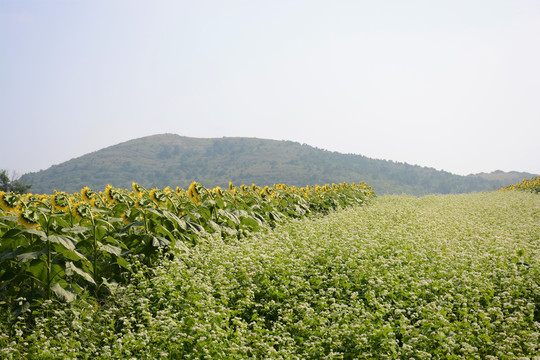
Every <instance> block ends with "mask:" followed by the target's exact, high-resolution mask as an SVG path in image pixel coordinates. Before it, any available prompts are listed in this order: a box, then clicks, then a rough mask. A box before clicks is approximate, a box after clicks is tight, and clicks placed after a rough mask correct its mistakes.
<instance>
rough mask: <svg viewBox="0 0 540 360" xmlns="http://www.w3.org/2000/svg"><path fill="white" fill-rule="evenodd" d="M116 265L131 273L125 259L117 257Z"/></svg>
mask: <svg viewBox="0 0 540 360" xmlns="http://www.w3.org/2000/svg"><path fill="white" fill-rule="evenodd" d="M116 263H117V264H118V265H119V266H121V267H123V268H124V269H126V270H129V271H131V268H130V266H129V263H128V262H127V261H126V259H124V258H123V257H121V256H118V257H117V258H116Z"/></svg>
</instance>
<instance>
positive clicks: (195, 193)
mask: <svg viewBox="0 0 540 360" xmlns="http://www.w3.org/2000/svg"><path fill="white" fill-rule="evenodd" d="M199 190H200V185H199V184H198V183H197V182H195V181H194V182H192V183H191V185H189V188H188V191H187V195H188V196H189V198H190V199H191V201H193V202H194V203H198V202H199V196H200V192H199Z"/></svg>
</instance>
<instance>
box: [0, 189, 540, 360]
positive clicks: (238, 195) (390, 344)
mask: <svg viewBox="0 0 540 360" xmlns="http://www.w3.org/2000/svg"><path fill="white" fill-rule="evenodd" d="M304 190H305V191H306V193H304V191H302V190H301V189H296V190H294V189H280V188H279V187H278V186H276V187H273V188H268V189H266V190H265V189H264V188H262V189H261V188H256V187H254V188H251V187H250V188H249V189H248V188H247V187H244V189H242V187H240V188H237V190H236V191H235V190H234V187H231V189H230V190H226V191H224V190H221V189H214V190H213V191H212V190H207V191H206V190H202V189H201V188H197V187H195V186H194V187H193V188H190V189H188V191H187V192H185V194H181V193H180V192H174V194H176V195H174V194H172V193H173V192H168V191H165V190H164V191H163V194H168V195H166V196H167V197H168V198H170V199H172V200H170V202H171V203H170V204H169V203H168V202H167V201H165V200H164V199H165V198H164V197H161V194H162V193H161V192H159V193H157V194H156V193H155V192H154V194H151V193H150V191H147V190H144V189H134V191H133V194H130V195H129V198H130V199H132V200H137V198H139V199H146V201H148V204H152V203H154V204H155V205H152V206H148V207H145V206H141V207H140V208H139V207H137V206H136V205H135V204H132V205H130V204H126V203H124V202H123V201H126V202H128V203H129V201H127V200H126V199H124V200H117V201H118V203H114V204H112V203H111V199H110V198H108V197H109V195H107V194H106V192H104V193H103V194H101V197H100V199H102V200H101V201H103V202H104V203H109V204H108V205H107V206H105V204H103V205H102V206H101V207H100V206H99V205H98V206H96V207H92V208H91V211H92V212H97V213H98V215H97V216H96V215H91V216H90V215H86V216H80V219H79V217H77V216H76V214H74V213H73V210H71V211H67V210H66V211H65V212H61V211H60V210H58V214H63V215H58V218H59V219H62V221H64V222H65V223H64V222H59V220H58V219H56V218H54V217H53V215H54V216H56V214H57V210H56V207H55V206H54V204H53V203H51V206H52V207H48V208H46V209H49V210H50V211H51V212H50V213H47V212H45V213H44V214H40V215H39V216H40V218H39V221H40V223H39V227H40V229H39V230H38V229H36V228H34V230H27V229H26V228H23V225H24V223H23V224H19V223H17V216H19V215H17V212H21V211H24V208H23V207H20V206H21V205H20V204H19V207H18V208H17V209H16V210H7V211H6V212H8V211H11V212H10V214H5V216H4V218H3V219H2V223H3V224H4V225H3V226H4V228H7V225H9V226H11V227H12V228H15V227H16V228H17V232H18V233H20V234H22V235H21V236H23V237H25V239H26V238H29V239H33V241H34V243H35V242H37V241H41V242H42V243H44V244H45V243H46V242H45V241H43V238H42V236H43V235H42V234H40V233H38V232H39V231H41V232H44V233H45V235H46V236H48V237H51V236H53V235H54V236H58V237H60V238H62V239H63V238H65V237H67V236H69V237H71V238H73V239H74V240H77V241H76V242H75V243H74V247H75V248H74V250H72V251H74V252H77V253H80V254H81V255H84V256H85V258H86V259H88V263H86V265H84V263H83V262H84V260H83V261H82V262H81V260H80V259H79V260H76V259H75V258H73V259H72V258H68V257H67V256H71V255H69V254H68V255H65V256H66V257H65V259H66V260H64V261H63V262H62V261H59V260H58V263H57V264H58V265H60V264H65V263H67V262H72V263H74V264H75V265H76V267H77V269H79V270H81V271H85V272H86V273H87V274H88V275H89V277H88V279H86V277H85V276H84V275H81V274H79V273H78V270H71V271H72V272H71V273H70V275H67V272H66V271H65V270H64V273H61V274H62V276H58V277H57V278H58V279H60V280H58V283H59V285H60V286H61V287H62V288H63V289H65V290H66V291H72V290H71V288H72V287H73V288H75V290H73V291H74V292H73V293H74V294H76V295H77V298H76V299H72V301H71V302H69V303H64V302H59V300H58V299H59V298H60V299H61V298H62V296H60V297H58V294H57V293H56V292H55V291H54V289H52V290H51V294H50V295H51V296H50V298H49V299H48V300H43V301H40V302H39V306H31V307H29V308H28V309H31V310H25V308H24V303H25V302H26V301H29V300H28V298H23V297H22V296H19V297H18V298H13V299H12V300H9V301H11V303H10V306H11V310H12V311H16V309H17V308H18V306H20V307H22V308H23V309H22V310H21V311H20V313H19V314H16V315H17V316H16V317H15V318H13V317H11V319H10V315H11V314H7V312H4V313H3V315H2V322H1V323H0V324H1V325H0V349H1V350H0V357H2V358H7V359H10V358H13V359H19V358H30V359H32V358H35V359H47V358H50V359H56V358H62V359H69V358H72V359H74V358H77V359H85V358H88V359H131V358H132V359H157V358H165V359H181V358H182V359H203V358H206V359H248V358H255V359H372V358H381V359H412V358H415V359H540V225H539V219H540V197H538V195H536V194H534V193H530V192H516V191H511V192H493V193H475V194H467V195H445V196H440V195H437V196H435V195H434V196H425V197H421V198H415V197H409V196H382V197H377V198H374V197H371V196H370V195H371V193H370V192H369V189H368V188H366V189H364V188H363V185H356V186H354V187H352V186H350V187H347V186H345V185H343V186H341V190H340V185H336V186H331V185H330V186H328V187H327V189H326V190H325V191H327V192H328V194H327V195H324V194H322V193H321V191H322V190H321V189H319V190H318V191H319V192H317V190H315V189H311V188H310V189H304ZM118 191H119V192H121V193H122V194H124V196H127V195H128V193H127V192H125V193H124V192H122V191H120V190H118ZM242 191H245V197H242V196H244V194H243V193H242ZM281 191H284V192H283V193H280V192H281ZM357 191H358V192H360V193H361V194H363V195H362V196H363V197H362V200H361V201H360V200H356V202H361V203H364V202H365V201H366V200H367V199H368V198H371V199H370V200H369V204H368V205H367V206H348V207H345V206H341V205H339V204H340V203H339V201H340V200H339V199H340V198H341V197H340V196H341V195H340V194H343V192H344V193H347V192H349V193H350V194H351V193H354V192H357ZM139 192H140V193H141V194H142V196H141V197H139V196H138V195H136V194H135V193H139ZM220 192H221V194H222V195H223V198H222V197H221V196H220V195H219V193H220ZM114 194H115V193H114V192H113V193H111V194H110V197H111V198H112V199H113V200H114ZM319 195H320V198H319ZM77 196H78V195H77ZM80 196H81V198H82V197H84V195H83V194H81V195H80ZM96 196H97V195H96ZM118 196H120V195H118ZM164 196H165V195H164ZM176 196H178V197H179V198H178V200H175V197H176ZM287 196H290V197H292V198H294V199H296V200H297V201H299V203H298V204H297V205H295V206H293V205H291V204H292V201H281V200H282V199H280V197H284V198H285V199H288V198H287ZM325 196H327V197H328V198H332V199H334V201H335V203H331V204H330V202H329V201H326V202H325ZM75 197H76V196H75ZM89 197H90V196H89ZM343 197H345V195H343ZM90 198H91V197H90ZM315 198H316V199H317V200H315ZM354 198H355V197H354V196H350V197H347V199H354ZM160 199H163V200H160ZM250 199H251V200H250ZM278 199H280V200H279V201H278ZM300 200H302V201H300ZM312 200H314V201H315V203H312V202H311V201H312ZM342 200H343V199H342ZM4 201H5V202H8V201H9V199H7V200H6V199H5V198H4ZM20 201H23V200H20ZM69 201H70V204H71V201H72V200H69ZM96 201H98V200H96ZM150 201H151V202H152V203H151V202H150ZM174 201H182V203H180V202H179V203H177V204H176V205H177V206H178V207H177V208H176V210H175V209H174V205H175V204H174ZM188 201H189V202H188ZM212 201H214V202H215V205H212V206H213V207H212V209H215V210H212V211H210V210H209V211H210V213H211V214H215V215H212V216H213V217H208V218H205V220H202V219H198V218H197V216H196V215H194V211H195V210H193V209H199V210H200V209H201V208H203V207H204V208H207V207H208V206H210V205H209V204H208V202H210V203H211V202H212ZM221 201H223V202H224V205H223V208H221V206H220V205H219V204H220V203H221ZM237 201H238V203H237ZM250 201H254V202H255V203H256V204H255V203H254V204H251V205H250V206H248V207H249V208H251V209H253V208H255V210H253V212H249V209H248V208H247V207H243V208H241V206H243V205H242V204H250ZM343 201H345V200H343ZM349 201H350V202H351V204H349V205H353V204H352V203H353V202H355V201H353V200H349ZM43 202H44V203H47V204H49V202H47V201H45V199H43ZM54 202H56V206H57V207H61V206H62V204H65V203H63V202H61V200H60V199H56V200H54ZM113 202H114V201H113ZM205 202H206V203H207V204H206V205H203V204H205ZM74 203H76V202H74ZM179 204H183V206H179ZM211 204H213V203H211ZM225 204H228V205H225ZM234 204H236V205H234ZM265 204H267V205H268V206H270V207H269V208H265V210H266V211H262V212H261V211H260V210H258V209H259V208H258V207H257V205H258V206H262V207H263V208H264V206H265ZM302 204H303V205H302ZM329 204H330V205H329ZM332 204H333V205H332ZM8 205H9V203H8ZM11 205H13V204H11ZM42 206H43V207H44V208H45V205H42ZM71 206H72V207H74V206H73V205H71ZM154 206H155V207H154ZM233 206H237V207H238V208H235V210H233V208H232V207H233ZM280 206H281V208H280ZM296 206H298V207H296ZM53 208H54V209H55V210H54V211H53V210H52V209H53ZM104 208H107V209H109V208H110V210H105V211H104V212H99V211H98V210H99V209H104ZM11 209H14V208H13V207H12V208H11ZM115 209H116V210H115ZM142 209H146V210H145V211H143V210H142ZM190 209H192V210H190ZM278 209H279V210H280V211H279V212H278V211H277V210H278ZM286 209H288V210H286ZM325 209H326V210H325ZM332 209H333V210H332ZM120 210H121V211H120ZM219 210H223V211H225V212H227V211H230V214H234V215H235V216H236V219H237V220H236V221H235V218H234V217H232V219H231V218H230V217H229V216H227V215H224V214H222V212H220V211H219ZM319 210H321V211H322V213H324V214H325V216H311V217H304V216H301V215H302V213H303V212H308V211H311V212H317V211H319ZM330 210H332V211H330ZM115 211H118V213H117V212H115ZM175 211H176V212H175ZM234 211H246V213H238V212H234ZM287 211H289V213H288V214H289V215H283V214H287ZM165 212H167V214H168V213H170V214H174V215H175V216H176V217H177V218H178V219H179V220H183V221H184V222H186V224H187V223H188V221H189V222H190V224H191V225H186V229H190V226H193V227H196V229H197V231H198V235H194V234H197V233H196V232H195V230H193V233H191V232H189V231H184V230H182V231H181V230H178V231H175V230H173V229H172V228H170V224H169V223H168V221H171V222H172V220H169V219H168V218H167V216H165V215H166V214H165ZM274 212H275V213H274ZM156 213H158V214H159V218H158V215H157V214H156ZM182 213H183V214H182ZM199 213H200V212H199ZM202 213H205V212H204V210H203V211H202ZM270 213H274V214H273V215H270ZM70 214H73V217H71V215H70ZM92 214H93V213H92ZM216 214H217V215H216ZM230 214H229V215H230ZM241 214H242V215H241ZM256 214H259V215H260V217H259V215H256ZM79 215H82V214H79ZM106 215H107V216H108V217H106ZM248 215H249V217H248ZM276 215H277V216H276ZM145 216H146V217H145ZM154 216H155V217H154ZM50 217H53V218H54V219H55V221H56V223H55V222H53V221H51V220H48V219H50ZM278 217H279V218H280V219H281V218H285V217H287V218H288V219H289V220H288V221H278V220H276V219H277V218H278ZM46 218H47V222H46V221H45V219H46ZM243 218H251V219H253V220H254V222H253V221H248V220H244V223H242V219H243ZM158 219H160V220H158ZM208 219H213V220H211V221H213V222H214V223H215V224H217V225H213V224H212V223H210V220H208ZM257 219H258V220H259V221H257ZM70 221H73V222H74V223H73V226H71V224H70ZM101 221H103V222H101ZM105 221H106V223H105ZM176 221H177V220H176ZM177 222H178V221H177ZM255 223H257V226H259V227H261V230H264V231H252V230H253V229H255ZM109 224H110V225H109ZM145 224H146V225H145ZM196 224H197V225H199V226H200V227H198V226H196ZM53 225H54V226H53ZM47 226H49V230H47ZM99 226H103V227H105V230H107V229H109V232H108V233H107V232H105V233H103V234H102V233H101V232H100V230H96V229H97V228H98V227H99ZM160 226H162V227H163V228H164V229H166V230H167V231H169V232H170V233H171V234H172V235H174V236H173V237H168V236H167V235H168V234H167V233H160V231H163V230H161V228H160ZM250 226H252V227H253V228H250ZM77 227H79V228H84V229H79V230H73V229H77ZM4 228H3V229H4ZM64 228H66V229H67V228H70V229H71V230H72V232H71V233H70V234H71V235H65V234H64V230H62V229H64ZM113 228H114V229H116V230H115V233H114V234H115V235H114V236H110V234H112V229H113ZM179 228H180V229H184V227H181V226H179ZM263 228H264V229H263ZM30 229H32V228H30ZM265 229H266V230H265ZM2 231H3V236H2V238H5V237H6V234H9V232H10V231H11V235H10V236H14V234H15V232H14V230H13V229H8V230H2ZM47 231H49V233H47ZM66 231H67V230H66ZM77 231H79V232H77ZM173 231H175V232H173ZM203 231H204V233H203ZM28 234H29V235H28ZM180 235H181V236H180ZM203 235H204V236H203ZM95 236H97V240H95V241H96V242H97V241H99V243H100V244H102V245H96V246H94V247H92V241H94V237H95ZM108 236H110V237H112V238H113V239H115V240H116V241H119V240H118V239H124V238H125V239H126V242H125V243H126V244H130V245H129V246H127V245H126V247H127V249H124V247H123V245H122V244H121V243H118V244H116V243H113V240H111V239H109V238H108ZM131 237H135V238H137V239H139V241H141V242H143V243H144V244H145V246H150V248H152V249H154V250H152V252H149V253H146V252H144V251H141V252H138V253H131V254H130V253H125V251H129V249H130V247H136V246H137V245H136V244H137V242H135V241H133V242H132V243H131V242H129V241H127V239H131ZM154 238H158V240H156V243H155V245H156V247H155V248H154V247H153V245H152V244H153V241H152V240H153V239H154ZM159 238H163V239H164V240H167V241H168V242H166V241H164V240H161V241H163V245H159V241H160V239H159ZM173 239H181V241H176V243H174V245H171V244H172V243H173ZM52 240H56V238H54V237H53V238H52ZM58 241H60V240H58ZM84 241H86V242H87V243H88V245H87V246H88V251H87V250H85V251H86V252H84V251H83V250H79V249H81V248H82V246H79V245H78V244H79V242H84ZM144 241H147V242H146V243H145V242H144ZM51 244H57V243H56V242H54V241H51ZM105 245H110V246H115V247H118V248H119V249H120V252H118V250H115V251H116V253H118V255H115V254H116V253H115V252H113V251H112V249H109V250H111V252H109V251H107V250H104V249H103V246H105ZM157 245H159V246H157ZM42 246H43V245H42ZM141 246H142V245H141ZM160 246H161V247H160ZM96 248H97V249H98V250H99V251H101V252H99V253H98V255H99V256H97V257H96V258H97V260H98V263H99V262H100V261H101V262H102V265H101V267H99V269H100V270H99V272H100V274H101V273H103V274H107V276H108V277H104V276H103V277H102V278H105V279H106V281H105V280H103V279H102V280H101V282H99V280H98V277H97V276H95V275H94V272H93V271H94V270H93V269H94V268H93V267H92V261H93V260H94V259H95V258H94V257H93V256H92V251H94V249H96ZM55 249H56V248H55ZM12 251H15V250H12ZM55 251H57V253H56V254H58V253H59V251H58V250H55ZM4 253H6V252H5V251H4ZM26 253H28V252H20V253H19V254H18V255H16V256H15V257H14V258H9V256H7V255H2V256H4V258H3V260H2V264H5V263H6V261H7V263H9V264H12V265H11V266H13V267H14V268H15V267H16V266H20V267H21V268H22V267H24V266H26V264H27V263H32V262H33V261H34V260H36V259H41V260H42V261H45V260H46V259H47V254H46V253H43V254H41V255H40V257H39V258H35V259H32V260H28V261H21V260H25V259H26V257H27V256H28V257H33V255H24V256H22V257H21V258H17V256H20V255H21V254H26ZM108 254H109V255H108ZM167 254H168V255H167ZM57 256H60V255H57ZM62 256H64V255H62ZM120 258H122V259H124V260H125V263H123V261H122V260H119V259H120ZM6 259H7V260H6ZM135 260H138V261H135ZM55 261H56V260H55ZM77 261H78V262H77ZM3 266H4V265H3ZM85 266H86V267H85ZM108 266H109V267H110V268H111V269H112V270H110V271H111V272H110V273H108V272H107V271H109V270H108ZM96 269H97V268H96ZM2 271H4V272H3V273H2V276H4V275H3V274H5V268H3V269H2ZM28 271H30V270H28ZM30 273H31V271H30ZM117 273H118V274H119V275H118V276H119V277H118V278H116V277H115V276H116V275H115V274H117ZM25 274H26V269H25ZM121 274H123V275H121ZM25 276H26V275H25ZM122 276H123V277H125V279H128V281H126V280H123V279H122ZM37 278H38V277H37V276H36V279H37ZM79 278H80V279H79ZM31 279H33V278H31ZM44 279H46V278H44ZM83 280H84V281H83ZM90 280H94V282H92V281H90ZM21 281H22V280H21ZM25 281H26V283H24V282H23V283H22V284H24V285H20V288H21V291H22V290H23V289H26V290H25V291H28V292H27V293H26V294H31V292H30V290H31V288H32V286H34V288H35V289H34V290H35V291H37V292H40V296H44V298H46V296H45V295H46V286H44V285H43V282H42V280H39V282H38V280H35V279H33V281H35V283H33V284H31V283H30V280H25ZM62 281H65V284H64V283H62ZM94 283H95V284H94ZM113 283H114V284H115V285H114V286H113V285H112V284H113ZM76 285H77V286H79V287H80V288H81V289H80V291H77V290H76V287H75V286H76ZM10 286H11V287H10ZM13 286H14V285H11V283H8V284H7V285H6V286H5V287H4V288H3V290H2V291H3V292H4V293H5V294H11V295H12V296H15V294H14V293H13V291H15V289H14V288H13ZM100 286H101V287H103V288H104V289H103V290H100ZM8 289H9V290H8ZM95 289H98V291H97V293H96V292H94V290H95ZM105 290H106V291H105ZM100 291H103V293H101V292H100ZM59 294H60V295H62V293H61V292H60V293H59ZM11 295H10V296H11ZM105 295H106V298H103V299H104V300H102V301H100V299H101V298H100V296H103V297H104V296H105ZM17 296H18V295H17ZM65 300H66V299H65V298H64V301H65ZM3 301H4V304H3V306H7V305H8V299H7V298H4V299H3ZM36 301H37V300H36Z"/></svg>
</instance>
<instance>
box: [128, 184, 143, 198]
mask: <svg viewBox="0 0 540 360" xmlns="http://www.w3.org/2000/svg"><path fill="white" fill-rule="evenodd" d="M131 187H132V188H133V190H135V193H136V194H137V195H138V196H139V197H141V196H142V195H143V193H144V192H145V189H144V188H143V187H142V186H141V185H139V184H137V183H136V182H133V183H131Z"/></svg>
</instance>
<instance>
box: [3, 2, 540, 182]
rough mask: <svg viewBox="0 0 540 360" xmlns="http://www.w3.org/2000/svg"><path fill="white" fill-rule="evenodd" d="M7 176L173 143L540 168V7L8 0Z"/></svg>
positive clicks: (459, 166) (464, 166)
mask: <svg viewBox="0 0 540 360" xmlns="http://www.w3.org/2000/svg"><path fill="white" fill-rule="evenodd" d="M0 122H1V127H0V169H2V168H7V169H9V170H15V171H17V172H18V173H19V174H23V173H25V172H28V171H38V170H40V169H46V168H48V167H49V166H51V165H53V164H59V163H61V162H64V161H67V160H69V159H71V158H74V157H78V156H81V155H84V154H86V153H88V152H92V151H96V150H99V149H101V148H103V147H107V146H110V145H114V144H117V143H119V142H123V141H127V140H130V139H133V138H138V137H143V136H147V135H153V134H159V133H176V134H179V135H184V136H192V137H223V136H227V137H229V136H247V137H258V138H268V139H276V140H292V141H297V142H300V143H306V144H309V145H312V146H316V147H319V148H323V149H327V150H331V151H339V152H343V153H355V154H362V155H366V156H369V157H372V158H378V159H388V160H394V161H399V162H407V163H409V164H418V165H422V166H429V167H434V168H436V169H443V170H446V171H450V172H453V173H456V174H462V175H466V174H469V173H476V172H482V171H486V172H489V171H493V170H497V169H500V170H505V171H510V170H518V171H528V172H532V173H536V174H539V173H540V1H538V0H508V1H499V0H462V1H460V0H457V1H455V0H453V1H446V0H437V1H433V0H425V1H408V0H399V1H397V0H396V1H385V0H380V1H373V0H369V1H363V0H356V1H353V0H350V1H345V0H343V1H341V0H325V1H316V0H301V1H294V0H283V1H253V0H251V1H247V0H246V1H229V0H216V1H205V0H197V1H195V0H194V1H172V0H171V1H161V0H153V1H150V0H148V1H138V0H97V1H96V0H87V1H82V0H25V1H21V0H0Z"/></svg>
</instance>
